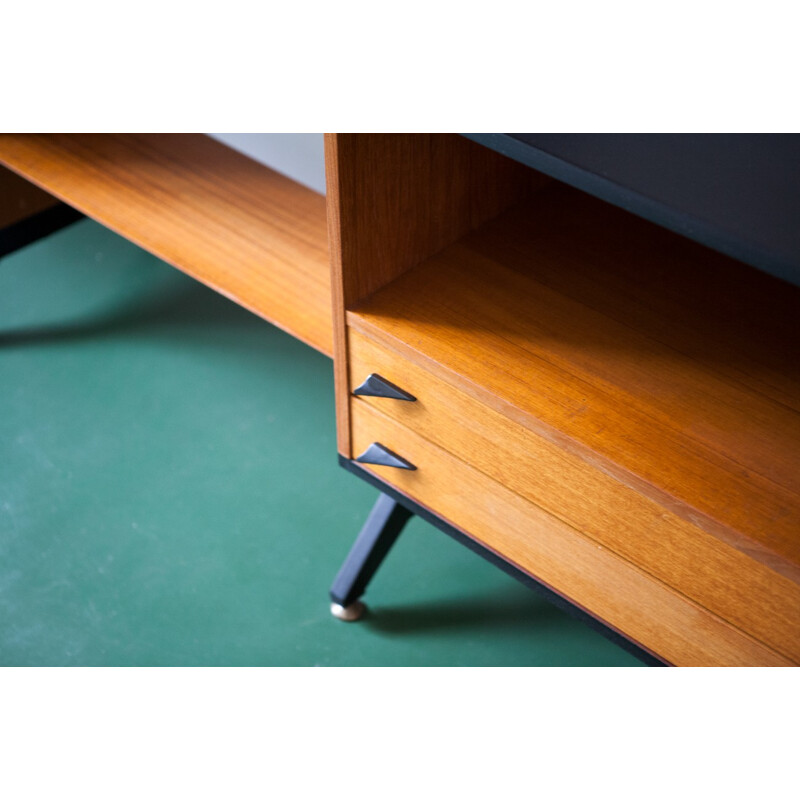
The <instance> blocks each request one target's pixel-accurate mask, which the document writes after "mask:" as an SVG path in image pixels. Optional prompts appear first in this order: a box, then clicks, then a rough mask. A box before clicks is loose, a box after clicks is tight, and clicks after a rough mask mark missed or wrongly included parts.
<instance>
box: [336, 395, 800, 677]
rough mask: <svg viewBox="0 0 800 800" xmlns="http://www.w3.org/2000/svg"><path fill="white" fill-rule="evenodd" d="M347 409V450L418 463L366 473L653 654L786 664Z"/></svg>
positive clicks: (367, 415) (700, 662)
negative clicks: (382, 452) (374, 450)
mask: <svg viewBox="0 0 800 800" xmlns="http://www.w3.org/2000/svg"><path fill="white" fill-rule="evenodd" d="M351 414H352V434H353V446H354V449H355V450H356V451H358V452H362V451H363V450H365V449H366V448H367V446H368V445H369V444H370V443H372V442H375V441H378V442H380V443H381V444H384V445H385V446H387V447H388V448H389V449H391V450H394V451H395V452H397V453H398V454H400V455H402V456H403V457H404V458H406V459H408V460H409V461H411V462H412V463H413V464H415V465H416V467H417V470H416V471H414V472H406V471H404V470H398V469H393V468H391V467H377V466H369V467H368V469H369V471H371V472H373V473H374V474H375V475H376V476H378V477H379V478H381V479H382V480H386V481H388V482H390V483H391V484H392V485H393V486H395V487H396V488H397V489H399V490H400V491H401V492H403V493H404V494H406V495H407V496H408V497H410V498H411V499H413V500H414V501H415V502H417V503H420V504H421V505H423V506H425V507H427V508H429V509H431V510H432V511H434V512H435V513H437V514H439V515H440V516H442V517H443V518H445V519H446V520H447V521H449V522H450V523H451V524H452V525H454V526H455V527H457V528H458V529H460V530H462V531H463V532H464V533H465V534H467V535H469V536H471V537H473V538H474V539H476V540H477V541H479V542H480V543H481V544H483V545H484V546H486V547H488V548H490V549H491V550H493V551H494V552H495V553H497V554H498V555H500V556H502V557H503V558H505V559H507V560H508V561H510V562H511V563H512V564H514V565H515V566H517V567H519V568H520V569H522V570H524V571H526V572H527V573H529V574H530V575H532V576H533V577H534V578H536V579H538V580H540V581H542V582H543V583H544V584H546V585H547V586H549V587H550V588H552V589H554V590H555V591H557V592H559V593H561V594H563V595H564V596H565V597H567V598H568V599H570V600H571V601H572V602H575V603H577V604H578V605H579V606H581V607H582V608H584V609H585V610H586V611H588V612H589V613H591V614H594V615H595V616H597V617H598V618H600V619H602V620H603V621H604V622H605V623H606V624H608V625H610V626H611V627H613V628H615V629H616V630H618V631H620V632H621V633H623V634H624V635H626V636H628V637H629V638H631V639H632V640H633V641H635V642H637V643H639V644H640V645H642V646H643V647H645V648H646V649H649V650H650V651H652V652H654V653H656V654H657V655H659V656H660V657H661V658H664V659H666V660H667V661H669V662H670V663H672V664H676V665H683V666H789V665H792V664H794V663H795V662H793V661H791V660H789V659H787V658H785V657H784V656H782V655H780V654H779V653H776V652H775V651H773V650H772V649H770V648H769V647H767V646H765V645H764V644H762V643H760V642H758V641H756V640H755V639H754V638H752V637H750V636H748V635H747V634H746V633H745V632H743V631H741V630H739V629H737V628H736V627H734V626H733V625H730V624H729V623H727V622H725V621H724V620H722V619H720V618H719V617H717V616H716V615H714V614H712V613H711V612H709V611H708V610H707V609H705V608H703V607H702V606H700V605H698V604H696V603H694V602H693V601H691V600H690V599H689V598H687V597H685V596H683V595H681V594H680V593H679V592H677V591H676V590H674V589H672V588H670V587H668V586H667V585H666V584H664V583H662V582H661V581H658V580H656V579H655V578H653V577H652V576H650V575H648V574H646V573H645V572H643V571H641V570H640V569H638V568H637V567H635V566H634V565H632V564H631V563H630V562H628V561H626V560H625V559H623V558H621V557H620V556H618V555H617V554H615V553H613V552H612V551H610V550H608V549H607V548H605V547H603V546H602V545H599V544H598V543H597V542H596V541H594V540H592V539H590V538H588V537H586V536H583V535H582V534H580V533H579V532H578V531H576V530H575V529H574V528H572V527H571V526H569V525H567V524H566V523H565V522H563V521H562V520H560V519H558V518H557V517H555V516H553V515H551V514H548V513H547V512H546V511H544V510H543V509H541V508H539V507H538V506H536V505H535V504H533V503H530V502H528V501H527V500H525V499H523V498H522V497H520V496H519V495H517V494H516V493H514V492H512V491H511V490H510V489H507V488H506V487H504V486H502V485H501V484H500V483H498V482H496V481H493V480H492V479H490V478H489V477H487V476H486V475H484V474H483V473H482V472H480V471H478V470H476V469H474V468H472V467H470V466H468V465H467V464H465V463H464V462H462V461H461V460H460V459H458V458H456V457H455V456H453V455H451V454H449V453H447V452H446V451H445V450H443V449H442V448H440V447H437V446H436V445H434V444H432V443H431V442H429V441H428V440H426V439H424V438H423V437H421V436H419V435H418V434H416V433H414V432H413V431H411V430H410V429H408V428H405V427H404V426H402V425H400V424H398V423H397V422H395V421H394V420H392V419H390V418H389V417H387V416H385V415H384V414H382V413H380V412H379V411H376V410H375V409H374V408H373V407H371V406H369V405H368V404H367V403H364V402H363V401H361V400H360V399H354V400H353V402H352V408H351Z"/></svg>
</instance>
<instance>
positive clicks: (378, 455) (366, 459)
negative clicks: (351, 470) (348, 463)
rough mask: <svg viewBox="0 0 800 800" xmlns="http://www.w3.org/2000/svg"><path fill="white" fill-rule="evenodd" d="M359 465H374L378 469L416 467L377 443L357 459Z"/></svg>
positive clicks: (412, 468)
mask: <svg viewBox="0 0 800 800" xmlns="http://www.w3.org/2000/svg"><path fill="white" fill-rule="evenodd" d="M356 461H357V462H358V463H359V464H376V465H377V466H379V467H397V468H398V469H411V470H414V469H416V467H415V466H414V465H413V464H412V463H411V462H410V461H406V460H405V459H404V458H401V457H400V456H399V455H397V453H393V452H392V451H391V450H389V448H388V447H384V446H383V445H382V444H380V443H379V442H373V443H372V444H371V445H370V446H369V447H368V448H367V449H366V450H365V451H364V452H363V453H362V454H361V455H360V456H359V457H358V458H357V459H356Z"/></svg>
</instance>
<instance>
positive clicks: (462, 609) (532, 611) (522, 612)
mask: <svg viewBox="0 0 800 800" xmlns="http://www.w3.org/2000/svg"><path fill="white" fill-rule="evenodd" d="M362 624H364V625H367V626H369V627H370V628H372V629H374V630H376V631H381V632H383V633H389V634H397V635H403V634H409V633H424V632H428V631H430V632H433V631H436V632H441V631H445V630H466V629H469V628H474V629H475V630H476V631H481V630H485V629H486V626H487V625H491V626H492V627H494V628H497V627H501V628H506V629H509V628H519V629H530V630H533V629H534V628H535V629H537V630H541V629H542V628H543V627H549V626H550V625H551V624H554V625H563V624H564V614H563V613H562V612H561V611H559V610H558V609H557V608H556V607H555V606H554V605H552V604H550V603H548V602H546V601H545V600H542V599H540V598H538V597H536V595H534V594H532V593H528V594H527V595H526V594H524V593H523V594H520V592H519V591H518V590H516V587H511V588H510V589H506V590H505V591H504V592H502V593H500V592H493V593H492V594H491V595H488V596H486V595H485V596H483V597H476V596H474V595H473V596H469V597H462V598H455V599H447V600H439V601H434V602H430V603H424V604H420V605H413V606H409V605H406V606H396V607H393V606H389V607H386V606H383V607H380V608H377V609H374V610H373V609H372V608H370V607H369V606H368V609H367V614H366V616H365V617H364V620H363V622H362Z"/></svg>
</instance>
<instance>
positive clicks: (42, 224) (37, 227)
mask: <svg viewBox="0 0 800 800" xmlns="http://www.w3.org/2000/svg"><path fill="white" fill-rule="evenodd" d="M83 217H84V215H83V214H82V213H81V212H80V211H78V210H77V209H74V208H72V206H68V205H67V204H66V203H58V204H57V205H55V206H51V207H50V208H46V209H44V211H39V212H38V213H36V214H32V215H31V216H30V217H25V219H21V220H19V221H18V222H14V223H12V224H11V225H8V226H7V227H5V228H3V229H2V230H0V258H2V257H3V256H7V255H10V254H11V253H13V252H15V251H16V250H20V249H21V248H23V247H26V246H27V245H29V244H33V242H35V241H38V240H39V239H43V238H44V237H45V236H49V235H50V234H51V233H55V232H56V231H60V230H61V229H62V228H66V227H67V226H68V225H72V223H73V222H77V221H78V220H79V219H83Z"/></svg>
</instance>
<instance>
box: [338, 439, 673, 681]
mask: <svg viewBox="0 0 800 800" xmlns="http://www.w3.org/2000/svg"><path fill="white" fill-rule="evenodd" d="M339 465H340V466H341V467H344V468H345V469H346V470H347V471H348V472H351V473H353V475H357V476H358V477H359V478H361V479H362V480H364V481H366V482H367V483H368V484H370V486H373V487H374V488H375V489H378V490H379V491H381V492H383V493H384V494H387V495H389V497H391V498H392V499H393V500H395V501H396V502H398V503H400V505H402V506H404V507H405V508H407V509H408V510H409V511H411V512H412V513H414V514H415V515H416V516H418V517H421V518H422V519H424V520H425V522H428V523H430V524H431V525H433V526H434V527H435V528H438V529H439V530H440V531H442V532H443V533H446V534H447V535H448V536H450V537H451V538H452V539H455V540H456V541H458V542H460V543H461V544H463V545H464V546H465V547H467V548H468V549H469V550H472V552H473V553H477V554H478V555H479V556H482V557H483V558H485V559H486V560H487V561H489V562H490V563H491V564H494V565H495V566H496V567H499V568H500V569H501V570H503V572H505V573H506V574H507V575H510V576H511V577H512V578H516V579H517V580H518V581H520V583H523V584H524V585H525V586H527V587H528V588H529V589H533V590H534V591H535V592H537V593H538V594H539V595H541V596H542V597H543V598H544V599H545V600H547V601H549V602H550V603H552V604H553V605H554V606H556V607H557V608H559V609H561V610H562V611H565V612H566V613H567V614H569V615H570V616H572V617H574V618H575V619H578V620H580V621H581V622H583V623H585V624H586V625H588V626H589V627H590V628H591V629H592V630H595V631H597V632H598V633H600V634H601V635H603V636H605V638H606V639H609V640H610V641H612V642H613V643H614V644H615V645H617V646H618V647H621V648H622V649H623V650H625V651H626V652H628V653H630V654H631V655H632V656H635V657H636V658H638V659H639V660H640V661H642V662H643V663H644V664H646V665H647V666H649V667H668V666H671V665H670V664H669V662H667V661H664V660H663V659H661V658H659V657H658V656H656V655H655V654H654V653H651V652H650V651H649V650H646V649H644V648H643V647H642V646H641V645H638V644H636V643H635V642H633V641H631V640H630V639H629V638H628V637H627V636H625V635H624V634H622V633H620V632H619V631H617V630H615V629H614V628H611V627H609V626H608V625H606V624H605V623H604V622H601V621H600V620H599V619H597V617H595V616H593V615H592V614H590V613H589V612H588V611H585V610H584V609H582V608H581V607H580V606H577V605H575V603H573V602H571V601H570V600H567V598H566V597H564V596H563V595H561V594H559V593H558V592H556V591H555V590H554V589H551V588H550V587H549V586H547V585H546V584H544V583H542V582H541V581H538V580H536V578H534V577H533V576H531V575H529V574H528V573H527V572H523V571H522V570H521V569H519V568H518V567H515V566H514V565H513V564H510V563H509V562H508V561H506V560H505V559H504V558H502V557H501V556H499V555H498V554H497V553H495V552H494V551H492V550H489V549H488V548H487V547H484V546H483V545H482V544H480V543H479V542H476V541H475V540H474V539H472V538H471V537H469V536H467V535H466V534H464V533H463V532H462V531H460V530H458V528H455V527H453V526H452V525H450V523H448V522H445V521H444V520H443V519H442V518H441V517H439V516H437V515H436V514H434V513H433V512H432V511H430V510H429V509H427V508H425V507H424V506H421V505H419V504H418V503H416V502H414V501H413V500H411V499H410V498H408V497H406V496H405V495H404V494H403V493H402V492H398V491H397V490H396V489H394V488H393V487H392V486H390V485H389V484H387V483H385V482H384V481H382V480H381V479H380V478H378V477H376V476H375V475H373V474H372V473H371V472H369V471H367V470H365V469H363V468H362V467H360V466H359V465H358V464H356V463H354V462H353V461H351V460H350V459H349V458H345V457H344V456H343V455H341V454H340V455H339Z"/></svg>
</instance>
